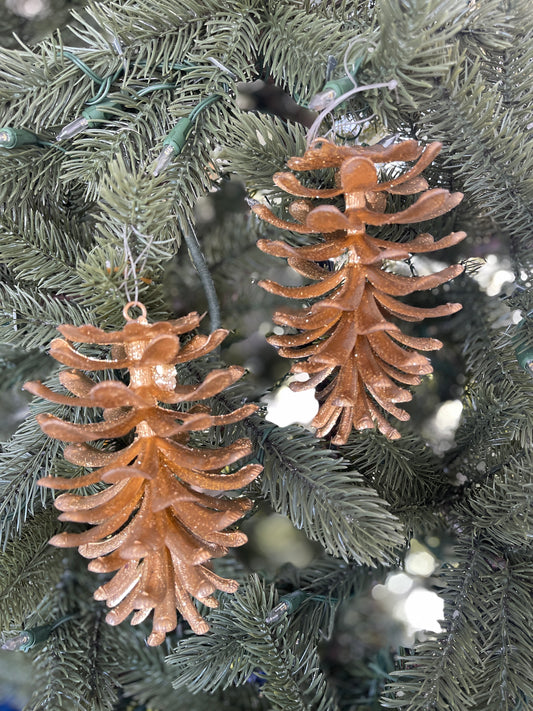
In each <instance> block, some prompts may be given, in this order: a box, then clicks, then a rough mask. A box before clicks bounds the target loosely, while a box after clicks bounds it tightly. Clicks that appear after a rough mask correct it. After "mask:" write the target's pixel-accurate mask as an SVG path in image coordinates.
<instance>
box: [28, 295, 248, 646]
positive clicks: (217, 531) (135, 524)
mask: <svg viewBox="0 0 533 711" xmlns="http://www.w3.org/2000/svg"><path fill="white" fill-rule="evenodd" d="M135 306H137V307H138V308H140V309H141V312H142V315H141V316H140V317H138V318H131V317H130V315H129V312H130V309H132V308H133V307H135ZM124 317H125V319H126V321H127V323H126V324H125V326H124V328H123V329H122V330H121V331H116V332H111V333H106V332H105V331H102V330H101V329H99V328H96V327H94V326H90V325H84V326H80V327H76V326H70V325H62V326H60V327H59V331H60V332H61V333H62V334H63V336H64V337H65V338H66V339H67V340H63V339H56V340H54V341H53V342H52V344H51V348H50V353H51V355H52V356H53V357H54V358H55V359H56V360H58V361H59V362H60V363H63V364H64V365H67V366H70V367H72V368H74V369H75V370H65V371H63V372H62V373H61V374H60V381H61V383H62V385H63V386H64V387H65V388H66V389H67V390H69V391H70V392H71V393H72V394H73V395H74V397H70V396H67V395H60V394H58V393H55V392H53V391H52V390H50V389H49V388H47V387H46V386H45V385H43V384H42V383H40V382H29V383H26V385H25V388H26V390H29V391H30V392H31V393H33V394H34V395H38V396H39V397H43V398H45V399H47V400H50V401H51V402H55V403H58V404H61V405H70V406H73V407H92V408H103V420H102V421H101V422H96V423H91V424H73V423H71V422H67V421H65V420H62V419H60V418H58V417H54V416H52V415H48V414H43V415H39V416H38V418H37V419H38V421H39V424H40V426H41V428H42V430H43V431H44V432H45V433H46V434H48V435H49V436H50V437H53V438H55V439H59V440H63V441H65V442H69V443H71V444H69V445H68V446H67V447H66V448H65V452H64V456H65V458H66V459H67V460H68V461H69V462H72V463H74V464H78V465H81V466H84V467H96V469H94V471H92V472H90V473H88V474H85V475H83V476H81V477H78V478H74V479H62V478H58V477H47V478H44V479H41V480H40V481H39V484H41V485H42V486H48V487H50V488H53V489H78V488H81V487H85V486H89V485H92V484H97V483H98V482H103V483H105V484H107V485H108V486H106V487H105V488H103V489H102V490H101V491H99V492H98V493H96V494H92V495H76V494H71V493H66V494H62V495H61V496H59V497H58V498H57V499H56V502H55V505H56V507H57V508H58V509H59V510H60V511H62V512H63V513H62V514H61V516H60V519H61V520H65V521H76V522H79V523H87V524H91V526H92V527H91V528H89V529H88V530H86V531H84V532H83V533H61V534H59V535H57V536H54V537H53V538H52V539H51V541H50V543H52V544H53V545H55V546H61V547H70V546H78V548H79V552H80V553H81V554H82V555H83V556H85V557H86V558H90V559H92V561H91V563H90V564H89V569H90V570H92V571H94V572H97V573H114V576H113V577H112V579H111V580H110V581H109V582H107V583H105V584H104V585H102V586H101V587H99V588H98V589H97V590H96V592H95V594H94V596H95V598H96V599H97V600H106V601H107V605H108V606H109V607H110V608H112V609H111V610H110V612H109V613H108V614H107V617H106V621H107V622H108V623H109V624H112V625H116V624H119V623H120V622H122V621H123V620H125V619H126V617H128V615H129V614H130V613H132V612H133V613H134V614H133V618H132V620H131V624H138V623H140V622H142V621H143V620H144V619H145V618H146V617H147V616H148V615H149V614H150V612H151V611H152V610H153V613H154V615H153V623H152V625H153V628H152V634H151V635H150V636H149V638H148V644H150V645H158V644H161V642H163V640H164V639H165V635H166V633H167V632H170V631H171V630H173V629H174V628H175V627H176V625H177V615H176V609H177V610H179V612H180V613H181V614H182V615H183V617H184V618H185V619H186V620H187V621H188V622H189V624H190V626H191V628H192V629H193V630H194V632H196V633H197V634H203V633H205V632H206V631H207V630H208V629H209V627H208V625H207V623H206V622H205V620H204V619H203V618H202V617H201V616H200V614H199V613H198V611H197V609H196V607H195V606H194V604H193V602H192V600H191V598H196V599H197V600H200V601H201V602H202V603H203V604H204V605H207V606H209V607H217V600H216V599H215V598H214V597H213V592H214V591H215V590H223V591H225V592H235V590H236V589H237V586H238V584H237V582H236V581H234V580H226V579H224V578H221V577H219V576H218V575H216V574H215V573H214V572H213V571H212V570H211V568H210V566H209V561H210V559H212V558H217V557H220V556H223V555H225V554H226V553H227V551H228V548H229V547H234V546H241V545H243V543H245V542H246V540H247V539H246V536H245V535H244V534H243V533H241V532H239V531H225V530H224V529H226V528H227V527H228V526H230V525H231V524H233V523H234V522H235V521H237V520H238V519H240V518H241V517H242V516H243V514H244V513H245V512H246V511H248V510H249V509H250V507H251V502H250V500H249V499H247V498H244V497H238V498H233V499H228V498H225V497H223V496H222V495H221V494H222V492H225V491H229V490H234V489H239V488H241V487H243V486H246V485H247V484H248V483H250V482H251V481H253V480H254V479H255V478H256V477H257V475H258V474H259V472H260V471H261V469H262V467H261V466H259V465H257V464H247V465H245V466H243V467H241V468H240V469H237V470H235V471H233V472H231V473H222V470H223V469H224V468H226V467H231V465H233V464H234V463H235V462H237V461H238V460H240V459H242V458H243V457H246V456H248V455H250V454H251V451H252V447H251V443H250V441H249V440H247V439H239V440H237V441H236V442H234V443H233V444H231V445H229V446H226V447H220V448H218V449H212V450H205V449H198V448H196V447H194V446H192V445H191V444H190V443H189V433H190V432H193V431H198V430H205V429H208V428H209V427H212V426H214V425H226V424H230V423H233V422H238V421H239V420H241V419H243V418H244V417H246V416H248V415H249V414H251V413H252V412H254V411H255V410H256V406H255V405H251V404H247V405H244V406H242V407H240V408H239V409H237V410H235V411H234V412H232V413H230V414H227V415H212V414H210V410H209V408H207V407H206V406H203V405H196V406H193V407H192V408H190V409H188V410H187V409H182V410H176V409H172V408H171V407H164V406H162V405H161V404H160V403H162V404H163V405H170V406H172V405H176V404H177V405H181V404H185V403H189V402H191V401H197V400H204V399H206V398H210V397H213V396H214V395H217V394H218V393H220V392H221V391H222V390H223V389H225V388H226V387H228V386H229V385H231V384H232V383H234V382H235V381H236V380H238V379H239V378H240V377H241V376H242V375H243V372H244V370H243V369H242V368H239V367H236V366H232V367H229V368H225V369H218V370H213V371H212V372H211V373H209V374H208V375H207V377H206V378H205V380H204V381H203V382H202V383H200V384H199V385H180V384H179V383H177V382H176V369H175V365H176V364H179V363H184V362H187V361H190V360H192V359H195V358H199V357H201V356H203V355H205V354H206V353H209V352H210V351H212V350H213V349H214V348H216V347H217V346H218V345H219V344H220V343H221V342H222V340H223V339H224V338H225V336H226V334H227V331H225V330H223V329H218V330H216V331H214V332H213V333H212V334H211V335H209V336H203V335H196V336H193V337H192V338H190V340H188V341H187V342H186V343H185V344H182V343H181V341H180V338H179V337H180V336H181V335H183V334H186V333H188V332H189V331H191V330H192V329H194V328H196V327H197V326H198V324H199V322H200V317H199V316H198V314H197V313H190V314H188V315H187V316H185V317H183V318H180V319H177V320H175V321H166V322H159V323H153V324H149V323H148V321H147V318H146V309H145V308H144V306H143V305H142V304H139V303H138V302H130V303H129V304H127V305H126V306H125V308H124ZM70 342H75V343H94V344H110V345H111V346H112V350H111V353H112V359H111V360H99V359H96V358H89V357H87V356H85V355H82V354H81V353H79V352H78V351H76V350H75V349H74V348H73V347H72V345H70ZM119 368H125V369H127V371H128V374H129V383H128V384H127V385H126V384H125V383H123V382H119V381H116V380H106V381H103V382H99V383H95V382H94V381H93V380H92V379H91V378H89V377H88V376H87V375H85V374H83V373H82V372H81V371H82V370H84V371H97V370H108V369H119ZM132 431H134V437H133V440H132V441H131V444H129V445H127V446H126V447H124V448H123V449H118V450H117V451H109V449H108V447H107V446H105V447H103V446H101V445H100V446H95V445H94V444H91V443H92V442H95V441H97V440H103V439H105V440H109V439H112V438H116V437H123V436H126V435H128V433H130V432H132Z"/></svg>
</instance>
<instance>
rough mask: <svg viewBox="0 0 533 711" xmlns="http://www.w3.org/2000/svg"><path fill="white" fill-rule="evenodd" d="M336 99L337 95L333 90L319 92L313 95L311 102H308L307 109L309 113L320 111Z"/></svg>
mask: <svg viewBox="0 0 533 711" xmlns="http://www.w3.org/2000/svg"><path fill="white" fill-rule="evenodd" d="M336 98H337V94H336V92H335V90H334V89H327V90H326V91H321V92H319V93H318V94H315V95H314V96H313V97H312V99H311V101H310V102H309V108H310V109H311V111H322V109H325V108H326V106H328V105H329V104H331V102H332V101H333V100H334V99H336Z"/></svg>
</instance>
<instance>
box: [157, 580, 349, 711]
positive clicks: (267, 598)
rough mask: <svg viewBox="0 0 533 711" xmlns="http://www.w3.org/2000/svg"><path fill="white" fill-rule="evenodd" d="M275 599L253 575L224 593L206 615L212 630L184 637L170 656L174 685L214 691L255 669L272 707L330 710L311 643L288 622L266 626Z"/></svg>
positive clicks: (240, 681)
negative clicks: (228, 594)
mask: <svg viewBox="0 0 533 711" xmlns="http://www.w3.org/2000/svg"><path fill="white" fill-rule="evenodd" d="M275 603H276V598H275V596H274V591H273V590H272V588H271V587H270V588H267V587H265V586H264V585H263V584H261V581H260V580H259V579H258V578H257V577H252V578H251V579H250V580H249V582H248V584H247V585H246V586H244V587H243V589H242V591H241V590H240V591H238V592H237V593H236V594H235V595H233V596H232V597H227V598H225V599H224V600H223V602H222V604H221V606H220V609H219V610H217V611H215V612H213V613H212V614H211V615H210V617H209V621H210V623H211V625H212V629H213V632H212V633H210V634H209V635H206V636H204V637H194V638H189V639H188V640H184V641H183V642H181V643H180V644H178V646H177V648H176V651H175V653H174V654H173V655H171V656H170V658H169V663H170V664H171V665H172V666H173V667H175V668H174V672H175V673H176V680H175V682H174V685H175V686H176V687H177V688H179V687H181V686H184V687H186V688H188V689H190V690H191V691H199V690H207V691H212V690H214V689H217V688H220V687H221V688H223V689H224V688H226V687H227V686H229V685H230V684H236V685H237V686H240V685H242V684H245V683H247V681H248V682H249V679H250V676H251V675H252V674H256V675H257V676H258V677H259V678H260V679H265V685H264V686H263V687H262V695H264V696H265V698H267V699H268V700H269V701H270V703H271V707H272V708H273V709H280V711H281V710H282V709H288V708H290V709H295V711H296V710H298V711H308V710H309V711H310V709H317V711H319V710H320V711H326V709H327V710H328V711H334V710H335V709H336V704H335V700H334V696H333V694H332V692H331V690H329V689H328V686H327V682H326V680H325V678H324V677H323V675H322V673H321V671H320V667H319V664H318V657H317V655H316V651H315V650H314V649H313V647H312V646H310V645H308V643H307V642H306V641H305V638H304V637H303V636H302V635H301V634H300V633H299V631H298V629H297V628H296V629H291V625H290V623H289V624H287V622H282V623H281V624H280V625H277V626H269V625H268V624H267V622H266V621H265V617H266V616H267V614H268V612H269V611H270V610H271V609H272V608H273V607H274V605H275ZM218 630H220V634H217V632H218ZM199 669H203V671H202V672H200V674H199V673H198V671H199Z"/></svg>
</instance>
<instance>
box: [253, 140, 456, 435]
mask: <svg viewBox="0 0 533 711" xmlns="http://www.w3.org/2000/svg"><path fill="white" fill-rule="evenodd" d="M440 149H441V144H440V143H438V142H434V143H431V144H430V145H429V146H427V148H426V149H425V150H422V148H421V147H419V145H418V144H417V142H416V141H404V142H402V143H399V144H395V145H392V146H390V147H388V148H385V147H383V146H380V145H378V146H369V147H363V146H355V147H350V146H337V145H335V144H333V143H331V142H330V141H328V140H326V139H324V138H318V139H316V140H315V141H314V142H313V143H312V144H311V147H310V148H309V149H308V150H307V151H306V152H305V154H304V155H303V156H301V157H294V158H290V160H289V161H288V162H287V165H288V166H289V168H291V169H292V170H295V171H313V170H317V169H321V168H333V169H335V173H336V187H334V188H331V189H319V188H314V187H306V186H305V185H304V184H303V183H302V182H301V181H300V180H299V179H298V178H297V176H296V175H295V174H294V173H289V172H283V173H276V174H275V175H274V177H273V180H274V183H275V184H276V185H278V186H279V187H280V188H282V189H283V190H285V191H286V192H288V193H290V194H291V195H295V196H297V197H298V198H302V199H298V200H295V201H293V202H292V204H291V206H290V208H289V212H290V213H291V215H292V216H293V217H294V219H295V220H296V222H291V221H287V220H282V219H279V218H278V217H277V216H276V215H274V213H273V212H272V211H271V210H270V209H268V208H267V207H266V206H264V205H260V204H255V205H254V206H253V207H252V209H253V211H254V212H255V213H256V214H257V215H258V216H259V217H261V218H262V219H264V220H266V221H267V222H270V223H271V224H273V225H275V226H276V227H280V228H282V229H288V230H291V231H292V232H298V233H302V234H321V235H322V238H323V239H322V241H320V242H319V243H317V244H313V245H310V246H303V247H293V246H290V245H288V244H285V243H284V242H277V241H269V240H264V239H262V240H259V241H258V247H259V249H261V250H262V251H263V252H267V253H268V254H272V255H274V256H276V257H284V258H286V259H287V261H288V264H289V265H290V266H291V267H292V268H293V269H294V270H295V271H297V272H298V273H299V274H302V275H303V276H305V277H307V278H308V279H311V280H313V282H314V283H312V284H310V285H308V286H299V287H287V286H282V285H280V284H277V283H275V282H272V281H262V282H260V286H262V287H263V288H264V289H266V290H267V291H270V292H271V293H273V294H279V295H281V296H286V297H288V298H291V299H304V300H313V304H312V305H311V306H309V307H304V308H303V309H283V310H280V311H276V312H275V314H274V316H273V321H274V323H276V324H278V325H281V326H288V327H290V328H291V329H294V330H296V331H297V332H298V333H296V334H294V333H286V334H284V335H281V336H272V337H270V338H269V339H268V340H269V342H270V343H271V344H272V345H274V346H277V347H278V348H279V353H280V355H282V356H283V357H285V358H292V359H298V361H299V362H297V363H294V364H293V366H292V370H291V372H292V373H307V374H309V376H310V377H309V380H307V381H305V382H293V383H291V386H290V387H291V388H292V390H295V391H299V390H305V389H308V388H316V397H317V399H318V401H319V403H320V408H319V411H318V413H317V415H316V417H315V418H314V420H313V423H312V424H313V425H314V426H315V427H316V433H317V436H320V437H324V436H326V435H329V434H331V433H333V437H332V440H331V441H332V442H333V443H334V444H345V443H346V441H347V439H348V436H349V434H350V432H351V430H352V428H354V429H356V430H364V429H368V428H372V427H374V426H375V425H377V427H378V429H379V430H380V431H381V432H382V433H383V434H384V435H385V436H386V437H388V438H390V439H397V438H399V437H400V434H399V432H398V431H397V430H396V429H395V428H394V427H393V426H392V425H391V424H390V423H389V422H388V421H387V419H386V413H389V414H391V415H393V416H394V417H396V418H397V419H399V420H407V419H409V415H408V413H407V412H406V411H405V410H402V409H401V408H400V407H398V405H397V403H403V402H407V401H409V400H411V398H412V395H411V393H410V392H409V390H408V389H406V388H405V387H401V385H416V384H418V383H419V382H420V376H421V375H425V374H427V373H431V372H432V367H431V363H430V362H429V360H428V358H427V357H425V356H423V355H421V354H420V353H417V350H422V351H430V350H436V349H438V348H441V347H442V343H441V342H440V341H438V340H436V339H434V338H415V337H412V336H407V335H405V334H403V333H402V332H401V330H400V329H399V327H398V325H397V324H396V323H395V322H394V321H392V320H391V317H395V318H396V319H403V320H405V321H421V320H422V319H424V318H426V317H435V316H446V315H448V314H452V313H455V312H456V311H458V310H459V309H460V308H461V305H460V304H451V303H449V304H445V305H443V306H438V307H435V308H418V307H414V306H408V305H407V304H405V303H403V302H402V301H400V300H398V299H397V298H396V297H398V296H405V295H406V294H411V293H412V292H414V291H422V290H425V289H432V288H434V287H436V286H438V285H439V284H443V283H444V282H447V281H449V280H450V279H453V278H454V277H455V276H457V275H458V274H460V273H461V272H462V271H463V267H462V266H460V265H453V266H450V267H447V268H446V269H443V270H442V271H440V272H437V273H436V274H432V275H429V276H421V277H415V276H411V277H406V276H400V275H397V274H394V273H391V272H390V271H387V269H386V267H385V263H386V262H390V261H400V260H404V259H407V258H408V257H409V256H410V255H412V254H420V253H424V252H426V253H427V252H434V251H436V250H439V249H443V248H444V247H449V246H451V245H454V244H457V243H458V242H460V241H461V240H463V239H464V238H465V237H466V234H465V233H464V232H453V233H451V234H449V235H447V236H446V237H444V238H442V239H441V240H440V241H438V242H434V240H433V237H432V236H431V235H429V234H426V233H424V234H420V235H418V236H417V237H416V238H415V239H414V240H412V241H411V242H409V243H405V244H404V243H397V242H390V241H386V240H382V239H378V238H377V237H373V236H370V235H369V234H367V232H366V226H367V225H373V226H379V225H386V224H408V223H411V222H420V221H423V220H430V219H433V218H435V217H438V216H439V215H442V214H444V213H445V212H448V211H449V210H451V209H452V208H453V207H455V206H456V205H457V204H458V203H459V202H460V201H461V199H462V197H463V196H462V193H449V191H448V190H444V189H441V188H436V189H433V190H428V184H427V181H426V180H425V178H423V177H422V176H421V175H420V174H421V172H422V171H423V170H424V168H426V167H427V166H428V165H429V164H430V163H431V162H432V160H433V159H434V158H435V156H436V155H437V154H438V153H439V151H440ZM395 161H401V162H405V161H417V162H416V163H415V164H414V165H413V166H412V167H411V168H408V169H406V170H404V171H403V172H401V174H399V175H397V177H395V178H393V179H391V180H384V181H381V182H380V179H379V173H378V170H379V168H378V166H379V164H381V163H388V162H395ZM420 192H421V193H422V195H421V196H420V197H419V198H418V199H417V200H416V202H414V203H413V204H411V205H410V206H409V207H407V208H406V209H405V210H402V211H400V212H385V209H386V207H387V194H389V195H413V194H416V193H420ZM338 196H343V197H344V207H345V209H344V211H342V210H340V209H339V208H337V207H335V206H334V205H327V204H319V205H317V206H316V207H314V206H313V202H312V200H313V199H317V198H319V199H321V200H324V199H325V198H326V199H330V198H337V197H338ZM328 260H329V265H330V266H332V267H333V271H331V270H330V269H328V268H326V267H325V266H324V262H327V261H328ZM400 384H401V385H400Z"/></svg>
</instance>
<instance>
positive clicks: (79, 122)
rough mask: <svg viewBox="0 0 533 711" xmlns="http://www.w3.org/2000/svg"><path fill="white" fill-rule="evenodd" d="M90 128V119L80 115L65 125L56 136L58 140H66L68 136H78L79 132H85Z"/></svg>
mask: <svg viewBox="0 0 533 711" xmlns="http://www.w3.org/2000/svg"><path fill="white" fill-rule="evenodd" d="M88 128H89V120H88V119H86V118H85V116H80V117H79V118H77V119H75V120H74V121H72V123H69V124H67V125H66V126H64V127H63V128H62V129H61V131H60V132H59V133H58V134H57V136H56V141H64V140H65V139H66V138H73V137H74V136H77V135H78V133H83V131H86V130H87V129H88Z"/></svg>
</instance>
